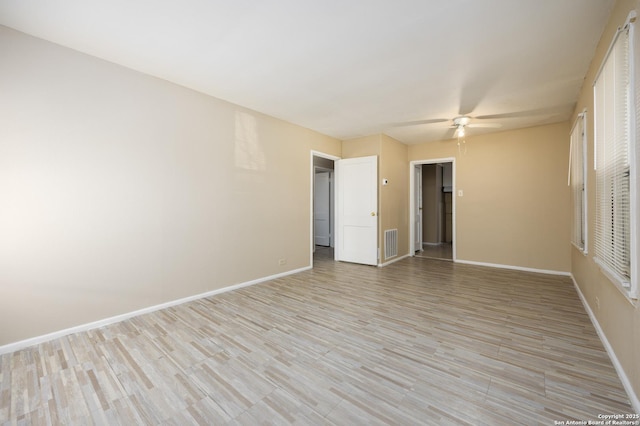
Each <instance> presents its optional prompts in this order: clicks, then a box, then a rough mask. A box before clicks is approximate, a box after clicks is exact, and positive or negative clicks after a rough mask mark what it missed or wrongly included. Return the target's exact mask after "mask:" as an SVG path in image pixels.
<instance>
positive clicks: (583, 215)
mask: <svg viewBox="0 0 640 426" xmlns="http://www.w3.org/2000/svg"><path fill="white" fill-rule="evenodd" d="M586 115H587V112H586V111H583V112H582V113H581V114H578V119H577V120H576V122H575V124H574V125H573V129H571V147H570V148H569V185H570V187H571V198H572V202H573V223H572V227H571V242H572V243H573V245H574V246H576V247H577V248H578V249H579V250H580V251H582V252H583V253H586V252H587V192H586V191H587V188H586V182H587V168H586V164H587V158H586V155H587V150H586V143H587V136H586V125H585V121H586Z"/></svg>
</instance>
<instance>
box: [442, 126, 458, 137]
mask: <svg viewBox="0 0 640 426" xmlns="http://www.w3.org/2000/svg"><path fill="white" fill-rule="evenodd" d="M455 136H456V129H455V128H451V129H449V130H447V133H445V135H444V137H443V139H442V140H448V139H453V138H454V137H455Z"/></svg>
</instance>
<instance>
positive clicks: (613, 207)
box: [593, 14, 637, 298]
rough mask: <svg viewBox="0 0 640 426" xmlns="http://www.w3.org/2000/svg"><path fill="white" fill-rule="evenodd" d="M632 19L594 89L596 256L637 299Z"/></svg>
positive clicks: (620, 33) (621, 32) (617, 38)
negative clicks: (633, 195)
mask: <svg viewBox="0 0 640 426" xmlns="http://www.w3.org/2000/svg"><path fill="white" fill-rule="evenodd" d="M633 20H635V14H633V15H630V18H629V19H628V21H627V24H626V25H625V26H624V28H621V29H619V30H618V32H617V34H616V36H615V38H614V40H613V43H612V45H611V47H610V48H609V51H608V52H607V55H606V57H605V60H604V63H603V64H602V68H601V69H600V71H599V73H598V75H597V77H596V80H595V83H594V86H593V90H594V143H595V146H594V153H595V155H594V156H595V169H596V227H595V260H596V262H597V263H598V265H599V266H600V268H601V269H602V271H603V272H604V273H605V275H607V276H608V277H609V278H610V279H611V280H612V281H613V282H614V283H615V284H616V285H617V286H618V287H619V288H620V289H621V290H622V291H623V293H625V294H626V295H627V296H628V297H631V298H636V297H637V272H636V271H635V269H636V268H637V254H636V253H635V250H636V248H635V244H636V241H633V240H634V239H635V237H634V235H636V232H637V231H636V229H635V228H636V226H637V225H636V222H637V221H636V220H635V217H636V212H635V200H634V197H632V194H635V159H634V157H635V145H636V141H635V134H636V132H635V121H636V119H635V107H634V96H633V93H634V92H633V85H634V84H633V78H632V69H633V65H632V64H633V53H632V52H633V48H632V44H633V23H632V21H633ZM632 250H633V251H634V253H632Z"/></svg>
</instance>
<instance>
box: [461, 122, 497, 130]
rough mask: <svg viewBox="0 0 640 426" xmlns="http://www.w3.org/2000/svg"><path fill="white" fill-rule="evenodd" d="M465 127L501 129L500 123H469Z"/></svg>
mask: <svg viewBox="0 0 640 426" xmlns="http://www.w3.org/2000/svg"><path fill="white" fill-rule="evenodd" d="M466 127H476V128H486V129H499V128H500V127H502V124H500V123H469V124H467V126H466Z"/></svg>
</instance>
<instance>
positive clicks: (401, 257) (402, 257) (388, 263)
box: [378, 254, 410, 268]
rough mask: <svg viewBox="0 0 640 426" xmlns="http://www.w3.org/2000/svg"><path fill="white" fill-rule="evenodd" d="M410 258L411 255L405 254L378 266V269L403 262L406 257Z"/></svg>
mask: <svg viewBox="0 0 640 426" xmlns="http://www.w3.org/2000/svg"><path fill="white" fill-rule="evenodd" d="M409 256H410V255H409V254H405V255H404V256H400V257H396V258H393V259H391V260H390V261H388V262H384V263H380V264H378V268H382V267H383V266H387V265H391V264H392V263H395V262H397V261H399V260H402V259H404V258H405V257H409Z"/></svg>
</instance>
